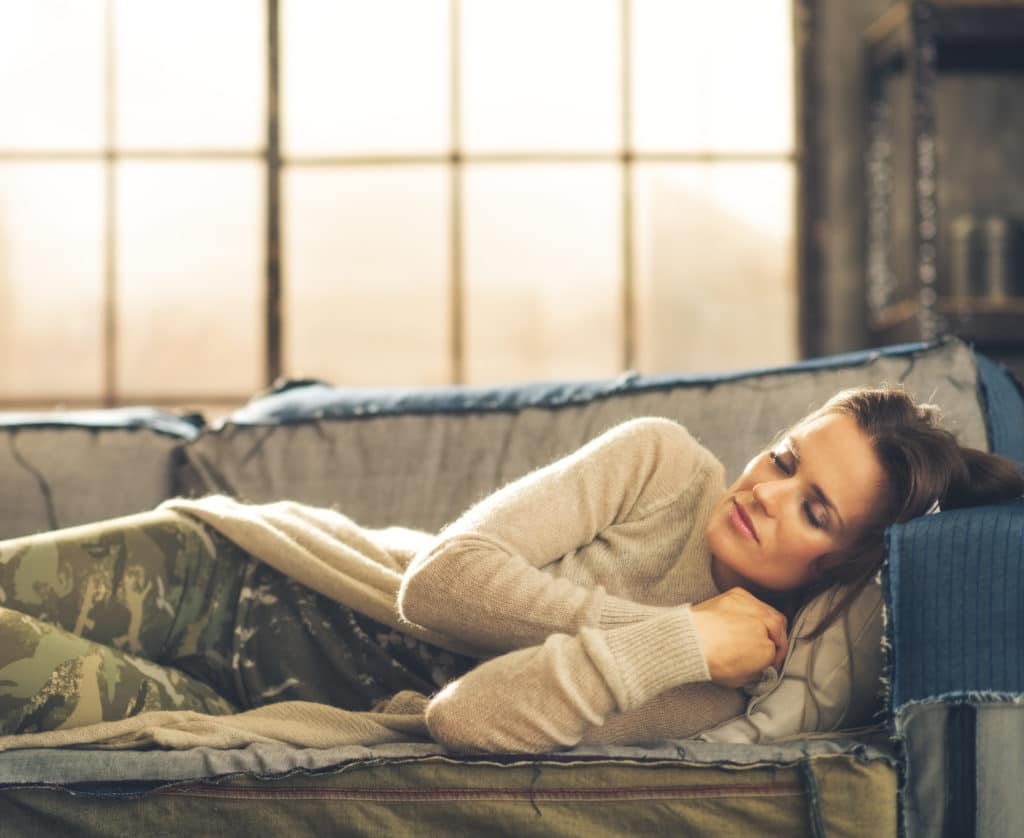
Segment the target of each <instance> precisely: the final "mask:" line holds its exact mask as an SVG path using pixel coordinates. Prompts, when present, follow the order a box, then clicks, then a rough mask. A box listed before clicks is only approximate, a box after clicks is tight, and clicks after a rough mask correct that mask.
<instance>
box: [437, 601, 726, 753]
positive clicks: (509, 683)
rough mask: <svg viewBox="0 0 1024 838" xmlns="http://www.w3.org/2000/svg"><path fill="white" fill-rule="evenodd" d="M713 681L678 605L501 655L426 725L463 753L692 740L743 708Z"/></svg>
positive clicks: (447, 696)
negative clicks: (645, 617)
mask: <svg viewBox="0 0 1024 838" xmlns="http://www.w3.org/2000/svg"><path fill="white" fill-rule="evenodd" d="M708 678H709V671H708V668H707V666H706V665H705V661H704V657H703V654H702V652H701V648H700V644H699V640H698V637H697V634H696V631H695V628H694V625H693V622H692V620H691V614H690V609H689V607H688V606H680V607H678V608H673V609H669V610H666V611H665V612H664V613H662V614H660V615H659V616H657V617H654V618H652V619H650V620H647V621H645V622H642V623H636V624H633V625H630V626H622V627H619V628H615V629H610V630H602V629H593V628H590V629H583V631H581V632H580V634H579V635H577V636H570V635H566V634H554V635H551V636H550V637H548V638H547V640H545V641H544V643H543V644H541V645H539V646H535V647H532V648H529V649H519V650H517V651H514V652H509V653H508V654H505V655H502V656H500V657H497V658H493V659H492V660H490V661H487V662H486V663H483V664H481V665H480V666H479V667H477V668H476V669H474V670H472V671H471V672H469V673H467V674H466V675H464V676H463V677H462V678H460V679H458V680H456V681H454V682H452V683H451V684H449V685H448V686H446V687H445V688H444V689H443V690H441V692H439V693H438V694H437V695H436V696H435V697H434V698H433V699H432V700H431V701H430V704H429V705H428V707H427V712H426V720H427V726H428V727H429V729H430V732H431V735H432V736H433V737H434V738H435V739H436V740H437V741H438V742H440V743H441V744H443V745H444V746H445V747H447V748H449V749H450V750H453V751H462V752H504V753H510V752H511V753H543V752H547V751H552V750H557V749H559V748H568V747H572V746H574V745H576V744H578V743H579V742H580V741H581V740H583V739H584V738H587V739H589V740H590V741H605V742H611V741H617V742H643V741H651V740H654V739H659V738H666V737H684V736H690V735H692V734H694V733H696V732H697V731H699V730H704V729H706V728H708V727H710V726H712V725H714V724H717V723H718V722H721V721H724V720H725V719H728V718H732V717H733V716H735V715H737V714H738V713H740V712H742V709H743V706H744V697H743V694H742V693H741V691H739V690H734V689H728V688H726V687H720V686H718V685H715V684H711V683H710V682H709V680H708Z"/></svg>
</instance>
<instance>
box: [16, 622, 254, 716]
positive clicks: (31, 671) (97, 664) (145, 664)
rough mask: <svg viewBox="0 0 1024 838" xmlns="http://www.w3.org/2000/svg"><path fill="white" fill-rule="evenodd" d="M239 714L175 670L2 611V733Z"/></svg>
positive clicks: (192, 679) (219, 697) (211, 691)
mask: <svg viewBox="0 0 1024 838" xmlns="http://www.w3.org/2000/svg"><path fill="white" fill-rule="evenodd" d="M238 709H239V708H237V707H235V706H233V705H232V704H231V703H230V702H229V701H228V700H227V699H225V698H223V697H222V696H220V695H218V694H217V693H216V692H215V691H214V690H213V688H212V687H210V686H208V685H207V684H204V683H203V682H202V681H199V680H197V679H195V678H190V677H189V676H188V675H185V674H184V673H182V672H179V671H178V670H176V669H172V668H170V667H164V666H159V665H158V664H155V663H152V662H150V661H147V660H145V659H143V658H140V657H136V656H135V655H129V654H125V653H124V652H120V651H117V650H116V649H111V648H110V647H109V646H103V645H101V644H99V643H94V642H92V641H90V640H86V639H85V638H83V637H79V636H78V635H76V634H72V633H71V632H69V631H65V630H64V629H61V628H58V627H57V626H54V625H51V624H50V623H46V622H43V621H42V620H38V619H36V618H34V617H30V616H29V615H27V614H22V613H21V612H19V611H14V610H11V609H10V608H2V607H0V735H6V734H11V733H35V732H38V731H42V730H55V729H58V728H71V727H79V726H80V725H87V724H93V723H95V722H102V721H116V720H118V719H124V718H127V717H129V716H134V715H136V714H137V713H141V712H143V711H145V710H195V711H197V712H200V713H211V714H223V713H235V712H238Z"/></svg>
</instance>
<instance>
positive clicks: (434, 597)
mask: <svg viewBox="0 0 1024 838" xmlns="http://www.w3.org/2000/svg"><path fill="white" fill-rule="evenodd" d="M720 469H721V466H720V464H719V463H718V461H717V460H715V458H714V457H713V456H712V455H711V454H710V453H709V452H707V450H706V449H704V448H703V447H702V446H700V445H699V444H698V443H697V442H696V441H695V440H694V439H693V437H691V436H690V434H689V433H688V432H687V431H686V429H685V428H683V427H682V426H681V425H679V424H678V423H676V422H672V421H670V420H667V419H658V418H644V419H634V420H630V421H628V422H625V423H623V424H621V425H618V426H616V427H614V428H612V429H611V430H609V431H607V432H605V433H604V434H602V435H601V436H599V437H597V438H596V439H594V440H592V441H591V442H590V443H588V444H587V445H584V446H583V447H582V448H580V449H579V450H578V451H576V452H574V453H573V454H570V455H568V456H567V457H564V458H562V459H560V460H558V461H556V462H554V463H552V464H551V465H549V466H546V467H544V468H541V469H538V470H536V471H534V472H531V473H530V474H527V475H525V476H524V477H521V478H519V479H518V480H516V481H513V482H512V483H510V484H508V485H507V486H505V487H504V488H502V489H500V490H498V491H497V492H495V493H494V494H492V495H491V496H490V497H488V498H486V499H485V500H483V501H481V502H480V503H478V504H477V505H476V506H474V507H471V508H470V509H469V511H467V512H466V513H465V514H464V515H463V516H462V517H461V518H459V519H458V520H457V521H455V522H454V523H452V524H451V525H449V526H448V527H447V528H445V530H444V531H442V533H441V534H440V535H439V536H438V537H437V538H436V540H434V541H433V543H432V544H430V545H429V546H428V547H427V548H426V549H424V550H423V551H422V552H421V553H420V554H418V555H417V556H416V557H415V558H414V559H413V561H412V562H411V563H410V565H409V568H408V569H407V570H406V572H405V574H404V576H403V580H402V585H401V588H400V591H399V595H398V608H399V613H400V615H401V617H402V618H403V619H405V620H407V621H408V622H411V623H415V624H417V625H420V626H424V627H426V628H429V629H432V630H434V631H439V632H441V633H443V634H446V635H447V636H449V637H453V638H456V639H459V640H462V641H465V642H470V643H473V644H474V645H475V646H476V647H478V648H484V649H490V650H493V651H496V652H503V651H508V650H510V649H517V648H523V647H529V646H534V645H537V644H539V643H542V642H543V641H544V639H545V638H546V637H547V636H548V635H550V634H552V633H565V634H570V635H576V634H578V633H579V632H580V630H582V629H583V628H586V627H604V628H611V627H614V626H619V625H629V624H631V623H635V622H637V621H642V620H645V619H647V618H649V617H652V616H655V615H657V614H659V613H661V612H662V611H663V610H664V609H663V608H658V607H654V606H650V605H644V604H640V603H636V602H633V601H631V600H630V599H627V598H623V597H618V596H613V595H611V594H609V593H607V592H606V591H605V589H604V588H603V587H601V586H600V585H596V586H593V587H588V586H585V585H580V584H577V583H575V582H572V581H570V580H567V579H564V578H558V577H556V576H553V575H551V574H549V573H544V572H542V570H541V569H542V568H544V567H545V566H547V565H549V564H551V563H552V562H556V561H558V560H559V559H561V558H563V557H564V556H566V555H567V554H570V553H572V552H574V551H576V550H579V549H580V548H581V547H584V546H585V545H587V544H589V543H591V542H592V541H593V540H594V539H595V538H598V537H600V535H601V533H602V532H604V531H605V530H606V529H607V528H609V527H613V526H616V525H617V524H621V523H627V522H635V521H639V520H642V519H643V518H644V517H645V516H646V515H649V514H651V513H652V512H654V511H656V510H658V509H660V508H664V507H665V506H666V505H667V504H669V503H672V502H673V501H674V500H677V499H678V498H679V496H680V494H681V492H684V491H691V492H694V493H698V494H701V493H705V492H706V491H707V487H708V486H710V485H711V484H712V483H713V481H714V479H715V477H716V476H717V474H718V472H717V471H716V470H720ZM679 524H680V525H681V526H683V525H685V522H683V521H680V522H679Z"/></svg>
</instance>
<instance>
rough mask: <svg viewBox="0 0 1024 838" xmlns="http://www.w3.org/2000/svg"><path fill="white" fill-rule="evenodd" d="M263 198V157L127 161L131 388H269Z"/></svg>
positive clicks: (124, 291) (122, 222)
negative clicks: (216, 160)
mask: <svg viewBox="0 0 1024 838" xmlns="http://www.w3.org/2000/svg"><path fill="white" fill-rule="evenodd" d="M263 202H264V195H263V172H262V170H261V167H260V166H259V165H258V164H256V163H249V162H232V163H224V162H220V163H122V164H120V166H119V167H118V221H117V224H118V258H119V264H120V274H119V292H118V293H119V303H120V306H119V310H118V328H119V339H120V345H119V357H118V381H119V385H120V390H121V392H122V393H128V394H134V393H143V394H144V393H152V392H156V393H165V394H168V395H173V394H175V393H198V394H210V395H211V396H217V395H221V394H224V395H228V394H235V393H251V392H253V390H255V389H256V388H257V387H259V386H261V385H262V384H263V381H262V370H263V339H262V338H263V305H264V294H263V278H262V274H263V260H262V257H263V246H262V241H261V239H262V235H263V223H262V218H263Z"/></svg>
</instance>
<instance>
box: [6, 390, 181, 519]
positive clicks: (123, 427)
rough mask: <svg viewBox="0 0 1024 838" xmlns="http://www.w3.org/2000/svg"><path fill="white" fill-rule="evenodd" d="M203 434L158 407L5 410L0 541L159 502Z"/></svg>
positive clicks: (168, 492) (174, 488) (173, 486)
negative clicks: (183, 452) (179, 462)
mask: <svg viewBox="0 0 1024 838" xmlns="http://www.w3.org/2000/svg"><path fill="white" fill-rule="evenodd" d="M197 433H198V429H197V427H196V424H195V423H192V422H189V421H186V420H185V419H183V418H181V417H178V416H175V415H173V414H170V413H167V412H165V411H161V410H155V409H152V408H119V409H115V410H95V411H84V410H83V411H65V412H59V413H0V539H3V538H14V537H16V536H20V535H27V534H29V533H33V532H41V531H43V530H49V529H56V528H59V527H70V526H74V525H76V524H84V523H88V522H90V521H99V520H103V519H104V518H115V517H118V516H121V515H128V514H130V513H133V512H141V511H143V510H146V509H150V508H152V507H154V506H156V505H157V504H158V503H160V501H162V500H164V499H165V498H167V497H170V496H172V495H174V494H175V493H176V492H177V488H178V487H177V478H176V466H175V459H176V457H177V456H180V455H179V454H178V452H179V450H180V447H181V445H183V444H184V443H185V442H187V441H188V440H190V439H193V438H195V436H196V435H197Z"/></svg>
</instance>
